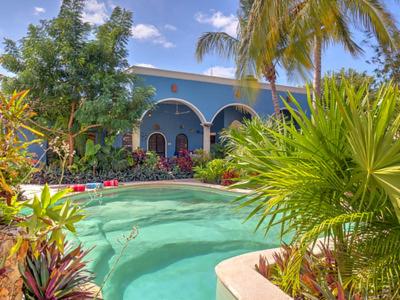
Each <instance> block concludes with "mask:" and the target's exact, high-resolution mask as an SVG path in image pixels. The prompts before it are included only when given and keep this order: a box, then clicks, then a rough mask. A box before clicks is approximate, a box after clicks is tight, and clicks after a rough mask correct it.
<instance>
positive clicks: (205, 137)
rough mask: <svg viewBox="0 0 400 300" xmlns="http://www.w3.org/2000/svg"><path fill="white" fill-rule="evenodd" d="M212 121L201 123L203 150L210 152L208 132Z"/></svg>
mask: <svg viewBox="0 0 400 300" xmlns="http://www.w3.org/2000/svg"><path fill="white" fill-rule="evenodd" d="M211 125H212V123H203V124H201V126H203V150H204V151H205V152H206V153H210V133H211Z"/></svg>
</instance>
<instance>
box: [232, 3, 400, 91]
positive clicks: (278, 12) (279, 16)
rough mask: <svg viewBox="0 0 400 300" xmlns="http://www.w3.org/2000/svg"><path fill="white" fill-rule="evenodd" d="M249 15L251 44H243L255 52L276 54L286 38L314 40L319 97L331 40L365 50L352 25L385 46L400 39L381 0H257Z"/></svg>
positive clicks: (350, 48)
mask: <svg viewBox="0 0 400 300" xmlns="http://www.w3.org/2000/svg"><path fill="white" fill-rule="evenodd" d="M248 19H249V21H248V22H247V30H246V31H245V34H246V35H247V36H245V37H243V40H246V41H247V42H248V44H247V45H244V46H243V47H249V48H250V49H252V51H253V52H260V51H261V52H263V53H264V56H269V55H275V54H274V52H276V45H277V43H278V42H279V41H282V40H284V41H286V42H287V43H288V44H289V45H292V46H293V45H299V43H300V42H305V43H308V44H310V43H311V44H312V47H313V51H312V56H313V64H314V80H313V84H314V93H315V96H317V97H319V96H320V94H321V64H322V62H321V60H322V59H321V57H322V51H323V49H324V48H325V47H326V46H327V45H328V44H331V43H339V44H342V45H343V46H344V48H345V49H346V50H347V51H348V52H349V53H351V54H352V55H354V56H356V55H358V54H360V53H362V49H361V48H360V47H359V46H358V45H357V43H355V42H354V40H353V39H352V33H351V31H350V25H354V26H356V27H357V28H359V29H363V30H365V31H367V32H371V33H372V34H373V35H374V36H375V37H376V39H377V41H378V42H379V43H380V44H381V45H383V46H384V47H389V48H396V46H397V43H398V42H397V32H398V31H397V28H396V25H395V21H394V18H393V16H392V15H391V14H390V13H389V12H388V11H387V9H386V8H385V6H384V4H383V1H381V0H319V1H315V0H254V1H253V3H252V7H251V9H250V11H249V17H248ZM271 35H274V36H275V37H274V38H271ZM303 49H306V48H302V47H298V49H297V51H302V50H303ZM269 53H271V54H269ZM239 61H240V60H239Z"/></svg>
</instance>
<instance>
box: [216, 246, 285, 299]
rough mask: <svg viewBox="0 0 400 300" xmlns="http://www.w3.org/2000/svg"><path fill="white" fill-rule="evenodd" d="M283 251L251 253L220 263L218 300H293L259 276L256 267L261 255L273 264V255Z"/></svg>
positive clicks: (276, 249)
mask: <svg viewBox="0 0 400 300" xmlns="http://www.w3.org/2000/svg"><path fill="white" fill-rule="evenodd" d="M281 250H282V249H281V248H275V249H268V250H261V251H255V252H249V253H245V254H242V255H239V256H235V257H232V258H228V259H226V260H224V261H222V262H220V263H219V264H218V265H217V266H216V267H215V273H216V275H217V291H216V300H264V299H269V300H293V298H292V297H290V296H289V295H287V294H286V293H284V292H283V291H282V290H281V289H280V288H279V287H277V286H276V285H274V284H273V283H271V282H270V281H269V280H267V279H266V278H264V277H263V276H262V275H261V274H259V273H258V272H257V271H256V269H255V267H254V266H255V265H256V264H257V263H258V261H259V257H260V255H263V256H264V257H265V258H266V259H267V261H269V262H273V261H274V257H273V254H274V253H276V252H279V251H281ZM266 296H268V298H266Z"/></svg>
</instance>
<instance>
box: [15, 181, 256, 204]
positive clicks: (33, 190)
mask: <svg viewBox="0 0 400 300" xmlns="http://www.w3.org/2000/svg"><path fill="white" fill-rule="evenodd" d="M140 185H157V186H160V185H187V186H199V187H208V188H213V189H217V190H221V191H231V192H236V193H242V194H249V193H251V191H250V190H244V189H234V188H229V187H228V186H222V185H219V184H210V183H204V182H201V181H199V180H197V179H173V180H158V181H132V182H124V183H120V185H119V186H120V187H127V186H140ZM43 186H44V185H42V184H23V185H21V189H22V191H23V193H24V195H25V196H26V197H27V198H28V199H31V198H33V196H34V195H40V193H41V190H42V188H43ZM68 186H70V185H68V184H54V185H49V187H50V193H51V194H54V193H56V192H57V191H58V190H60V189H62V188H66V187H68ZM107 189H109V188H107ZM89 191H90V190H89Z"/></svg>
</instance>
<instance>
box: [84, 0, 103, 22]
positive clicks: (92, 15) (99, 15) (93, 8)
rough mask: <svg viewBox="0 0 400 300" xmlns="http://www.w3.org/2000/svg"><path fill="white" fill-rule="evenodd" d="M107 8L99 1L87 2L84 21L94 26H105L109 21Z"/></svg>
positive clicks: (91, 0)
mask: <svg viewBox="0 0 400 300" xmlns="http://www.w3.org/2000/svg"><path fill="white" fill-rule="evenodd" d="M107 17H108V15H107V8H106V5H105V4H104V3H103V2H100V1H98V0H88V1H86V5H85V9H84V11H83V14H82V20H83V21H84V22H88V23H90V24H94V25H100V24H103V23H104V22H105V21H106V20H107Z"/></svg>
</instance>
